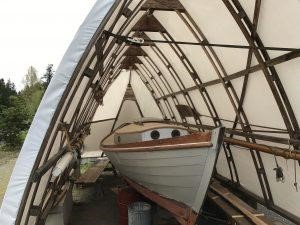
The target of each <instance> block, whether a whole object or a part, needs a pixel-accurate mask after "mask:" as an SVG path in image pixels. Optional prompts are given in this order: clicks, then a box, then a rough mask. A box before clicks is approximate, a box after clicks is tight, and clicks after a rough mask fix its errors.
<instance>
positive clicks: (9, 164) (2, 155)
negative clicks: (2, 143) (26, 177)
mask: <svg viewBox="0 0 300 225" xmlns="http://www.w3.org/2000/svg"><path fill="white" fill-rule="evenodd" d="M17 157H18V152H3V151H0V206H1V204H2V200H3V197H4V194H5V191H6V188H7V185H8V182H9V178H10V175H11V173H12V171H13V168H14V166H15V163H16V160H17Z"/></svg>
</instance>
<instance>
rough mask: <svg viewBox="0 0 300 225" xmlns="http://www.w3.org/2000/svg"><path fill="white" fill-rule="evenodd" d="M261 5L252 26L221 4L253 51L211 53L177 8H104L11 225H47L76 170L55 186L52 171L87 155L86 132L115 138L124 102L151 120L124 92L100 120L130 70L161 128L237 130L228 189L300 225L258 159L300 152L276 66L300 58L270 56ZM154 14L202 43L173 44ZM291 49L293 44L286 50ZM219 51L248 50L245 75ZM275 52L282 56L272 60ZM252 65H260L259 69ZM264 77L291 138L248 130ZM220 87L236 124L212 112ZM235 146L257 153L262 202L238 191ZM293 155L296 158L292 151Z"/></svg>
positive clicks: (227, 147) (163, 0)
mask: <svg viewBox="0 0 300 225" xmlns="http://www.w3.org/2000/svg"><path fill="white" fill-rule="evenodd" d="M253 1H254V0H253ZM104 2H105V1H104ZM254 2H255V3H254V8H253V9H254V11H253V12H251V13H252V14H253V15H251V16H249V11H248V10H245V9H244V6H243V4H244V2H243V1H239V0H220V4H222V5H223V6H224V7H225V8H226V9H227V13H229V14H230V16H231V17H232V19H233V20H234V21H235V23H236V25H237V27H238V28H239V30H240V32H241V33H242V34H243V37H244V38H245V40H246V41H247V45H241V44H234V45H229V44H222V43H211V42H210V41H209V39H208V38H207V37H206V36H205V33H204V32H203V31H202V29H201V27H200V26H199V24H198V23H197V22H196V21H195V18H194V16H192V15H191V14H190V12H189V10H187V9H186V8H185V7H184V4H183V3H182V1H181V3H180V1H179V0H145V1H134V0H116V1H107V2H105V3H103V4H102V5H101V7H103V8H105V9H106V12H105V13H104V16H102V18H101V19H103V20H102V22H101V23H100V26H98V27H97V29H96V30H95V32H94V33H92V34H91V38H90V40H88V43H87V45H86V46H85V48H84V51H83V53H82V55H81V56H80V60H79V61H78V62H77V63H76V66H74V71H73V72H72V74H69V78H70V79H69V81H68V83H67V85H66V88H65V90H64V91H63V93H62V96H61V98H60V99H59V103H58V105H57V107H56V109H55V111H54V112H53V116H52V117H51V121H50V123H49V126H48V127H47V131H46V133H45V135H44V136H43V137H42V139H41V140H42V142H41V145H40V146H39V151H38V152H37V156H36V159H35V160H34V165H33V167H32V169H31V173H30V176H29V178H28V181H25V183H26V186H25V188H24V192H22V196H21V199H20V202H19V208H18V209H17V215H15V221H14V223H13V224H16V225H19V224H24V225H27V224H42V222H43V221H45V219H46V216H47V213H48V212H49V210H50V209H51V207H52V206H53V204H55V201H56V199H57V196H59V195H61V194H62V193H61V188H62V187H63V186H64V184H65V182H66V181H67V180H68V174H69V173H70V171H71V170H72V168H73V167H72V166H70V167H69V168H68V169H67V170H66V171H65V172H64V174H62V175H61V176H59V177H57V178H53V177H52V176H51V169H53V167H54V166H55V164H56V163H57V162H58V160H59V159H60V158H61V157H62V155H64V154H65V152H66V151H69V150H70V149H69V148H68V146H71V149H72V150H74V149H75V150H77V151H78V150H79V149H80V148H81V147H82V145H83V143H84V139H85V137H86V136H87V135H88V132H89V128H90V127H91V126H92V125H93V124H95V123H105V122H108V121H110V122H113V125H112V127H111V129H110V130H113V129H114V127H115V125H116V123H117V121H118V118H119V115H120V113H121V109H122V105H123V102H124V101H127V100H133V101H134V102H135V103H136V105H137V107H138V109H139V112H140V113H141V114H140V115H141V116H142V117H143V116H144V115H143V112H142V107H141V106H140V105H139V102H138V101H137V100H136V98H135V97H136V96H134V94H133V95H132V93H131V95H130V93H129V92H130V91H127V92H126V93H127V95H126V94H125V96H124V98H123V100H122V104H121V105H120V107H119V110H118V113H117V116H116V117H114V118H106V119H102V120H98V121H95V120H93V118H94V115H95V113H96V111H97V109H98V108H99V107H100V106H101V105H102V103H103V98H104V96H105V94H106V93H107V92H108V91H109V88H110V87H111V86H112V85H113V84H114V82H115V81H116V80H117V79H118V78H119V77H120V75H122V73H123V71H124V70H130V74H131V73H132V72H135V73H136V74H137V75H138V77H139V78H140V80H141V81H142V83H143V84H144V86H145V87H146V89H147V90H148V91H149V93H150V95H151V97H152V99H153V102H155V104H156V106H157V108H158V109H159V111H160V113H161V115H162V118H165V119H168V120H169V122H170V123H175V124H181V125H184V126H188V127H190V128H194V129H199V130H210V129H212V128H214V127H217V126H220V125H224V123H226V124H228V123H231V126H226V134H227V135H226V138H225V141H224V144H223V151H224V156H225V159H226V161H227V165H228V169H229V173H230V177H225V176H222V175H221V174H220V173H219V172H218V171H217V173H216V175H215V177H216V178H217V179H218V180H219V181H221V182H222V183H223V184H226V185H227V186H229V187H231V188H232V190H235V191H236V192H239V193H241V194H243V195H245V196H247V197H249V198H251V199H253V200H254V201H256V202H259V203H261V204H263V205H265V206H266V207H267V208H269V209H271V210H273V211H275V212H277V213H279V214H280V215H282V216H284V217H286V218H288V219H290V220H291V221H293V222H295V223H300V219H299V217H298V216H297V215H295V214H293V213H291V212H289V211H288V210H286V209H284V208H281V207H279V206H278V205H276V204H275V203H274V196H273V193H272V191H271V187H270V182H269V179H270V177H268V176H267V173H266V166H265V164H264V161H263V159H262V156H261V154H262V152H263V153H268V154H273V155H275V156H280V157H282V158H286V159H293V160H300V153H299V151H298V150H299V146H300V132H299V122H298V120H297V117H296V115H295V111H294V110H293V106H292V104H291V102H290V98H289V97H288V95H287V92H286V89H285V86H284V85H283V84H282V81H281V78H280V77H281V76H280V75H279V72H278V70H277V69H276V66H277V65H280V64H283V63H286V62H289V61H294V60H299V56H300V50H299V49H297V48H289V49H288V48H285V47H276V48H275V47H274V48H273V49H272V47H266V46H264V44H263V41H262V39H261V38H260V36H259V33H258V32H257V29H258V26H259V18H260V15H261V14H260V12H261V5H262V1H261V0H255V1H254ZM199 4H200V3H199ZM99 7H100V6H99ZM155 12H160V13H164V12H165V13H170V12H172V13H175V14H176V15H177V16H178V18H179V19H180V20H181V22H183V24H185V26H186V29H187V30H188V31H189V32H190V34H191V35H192V36H193V38H194V40H197V41H196V42H185V40H180V41H178V40H177V39H175V37H173V36H172V34H171V32H169V31H168V30H167V29H166V27H164V25H163V24H162V23H161V21H159V19H157V18H156V16H155V15H154V14H155ZM215 16H216V17H217V16H218V15H215ZM250 18H252V19H250ZM298 19H299V18H298ZM149 32H151V33H156V34H158V35H159V36H160V37H161V38H160V39H159V40H157V39H153V38H151V37H150V36H149V35H148V33H149ZM132 37H138V38H142V39H143V41H144V42H139V41H140V39H132ZM288 42H289V40H288V38H287V39H286V43H288ZM162 44H164V45H166V46H168V47H169V49H170V51H172V52H173V56H174V57H177V58H178V59H179V60H180V61H181V63H182V66H183V67H184V68H185V70H186V71H187V72H188V73H187V74H188V76H189V77H190V79H191V80H192V82H193V85H192V86H189V87H187V86H186V84H185V82H184V81H183V79H182V75H181V71H178V70H177V67H176V66H175V65H174V63H173V62H171V60H170V58H169V56H168V55H167V54H166V53H165V52H164V51H163V50H162V49H161V45H162ZM186 45H190V46H200V47H201V49H202V50H203V52H204V53H205V55H206V57H207V59H208V61H209V62H210V63H211V65H212V67H213V68H214V71H215V73H216V75H217V78H216V79H213V80H209V81H203V80H202V79H201V74H200V73H199V72H198V70H197V69H196V67H195V65H194V64H193V63H192V61H191V60H190V58H191V55H187V54H186V51H185V50H184V47H183V46H186ZM145 47H147V48H149V49H151V51H152V54H149V53H148V52H147V51H145ZM219 47H222V48H228V49H244V50H245V49H246V50H247V62H246V65H245V67H244V68H243V69H242V70H240V71H237V72H234V73H228V72H227V70H226V69H225V68H226V66H224V64H223V63H222V60H221V59H220V56H219V54H218V53H217V52H216V48H219ZM270 50H276V51H277V52H285V53H280V54H279V55H278V56H276V57H271V56H270V54H269V51H270ZM286 52H287V53H286ZM154 56H155V58H154ZM254 59H255V61H256V62H257V63H256V64H255V63H253V61H254ZM157 61H160V65H161V66H157ZM298 62H299V61H298ZM298 64H299V63H298ZM298 67H299V66H298ZM257 72H261V74H262V75H263V76H264V78H265V80H266V81H267V84H268V86H267V87H265V88H267V89H269V90H270V91H271V93H272V96H273V99H274V100H275V102H276V104H277V107H278V110H279V112H280V115H281V119H282V120H283V122H284V125H285V129H279V128H272V127H271V126H264V125H258V124H251V123H250V122H249V121H250V120H249V119H248V117H247V112H246V110H245V108H244V101H245V98H246V96H247V94H246V93H247V90H248V86H249V80H250V79H251V75H253V74H255V73H257ZM166 73H168V74H169V75H168V76H171V77H172V79H173V81H174V82H173V84H176V86H172V85H170V82H169V81H168V79H167V75H166ZM58 76H59V74H57V75H56V77H58ZM256 76H257V75H256ZM130 77H131V76H130ZM236 79H242V80H243V81H242V88H241V90H240V91H237V90H236V87H235V85H234V84H233V82H234V81H235V80H236ZM217 85H220V86H221V87H223V89H224V91H225V92H224V93H226V96H227V98H228V99H229V102H230V104H231V106H230V107H232V108H233V110H234V113H235V118H234V120H228V119H224V118H222V117H221V116H220V111H218V110H217V107H216V106H215V103H214V101H213V99H212V97H211V92H210V91H208V89H209V88H210V87H213V86H217ZM52 86H53V85H52ZM50 89H51V88H50ZM127 90H128V89H127ZM50 91H52V92H53V91H55V90H54V89H53V90H48V92H50ZM192 92H197V93H198V94H199V95H198V96H199V97H201V98H202V100H203V102H204V104H205V107H206V108H207V111H208V112H209V115H204V114H200V113H199V112H198V109H197V107H196V106H195V98H193V96H192V94H191V93H192ZM46 97H47V95H46ZM174 106H175V107H174ZM226 107H229V106H226ZM205 118H206V119H211V121H212V124H210V125H208V124H207V123H206V122H204V119H205ZM264 133H266V134H264ZM57 143H59V146H60V147H59V148H57V147H54V146H56V145H57ZM233 146H240V147H243V150H247V151H249V152H250V156H251V159H252V161H253V165H254V168H255V171H256V174H257V177H258V181H259V185H260V190H261V193H262V197H261V196H258V195H256V194H254V193H253V192H251V191H249V190H248V189H247V187H245V186H243V184H241V182H240V176H239V171H238V169H237V165H236V160H235V157H234V154H233V153H232V147H233ZM291 148H293V149H294V150H293V151H291V150H290V149H291ZM243 150H242V151H243ZM297 166H298V165H297ZM0 221H1V220H0Z"/></svg>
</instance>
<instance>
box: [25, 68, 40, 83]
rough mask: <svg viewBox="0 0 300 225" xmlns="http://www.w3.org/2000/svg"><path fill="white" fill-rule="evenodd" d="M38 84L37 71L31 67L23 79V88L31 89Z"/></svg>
mask: <svg viewBox="0 0 300 225" xmlns="http://www.w3.org/2000/svg"><path fill="white" fill-rule="evenodd" d="M38 82H39V80H38V77H37V70H36V69H35V68H34V67H33V66H30V67H29V68H28V71H27V73H26V75H25V78H24V84H25V88H26V87H32V86H34V85H35V84H36V83H38Z"/></svg>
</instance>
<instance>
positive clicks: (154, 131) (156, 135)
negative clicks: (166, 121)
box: [150, 130, 160, 140]
mask: <svg viewBox="0 0 300 225" xmlns="http://www.w3.org/2000/svg"><path fill="white" fill-rule="evenodd" d="M150 135H151V138H152V139H153V140H156V139H158V138H159V136H160V134H159V131H157V130H153V131H151V134H150Z"/></svg>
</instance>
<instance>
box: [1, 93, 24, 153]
mask: <svg viewBox="0 0 300 225" xmlns="http://www.w3.org/2000/svg"><path fill="white" fill-rule="evenodd" d="M10 101H11V105H10V106H9V107H6V106H4V107H2V110H1V111H0V142H1V143H2V144H4V145H5V146H6V149H11V150H15V149H16V148H18V147H19V146H20V145H21V144H22V142H23V136H22V132H26V131H27V129H28V128H29V115H28V112H27V108H26V104H25V102H24V100H23V99H22V98H21V97H20V96H17V95H15V96H11V97H10Z"/></svg>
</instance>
